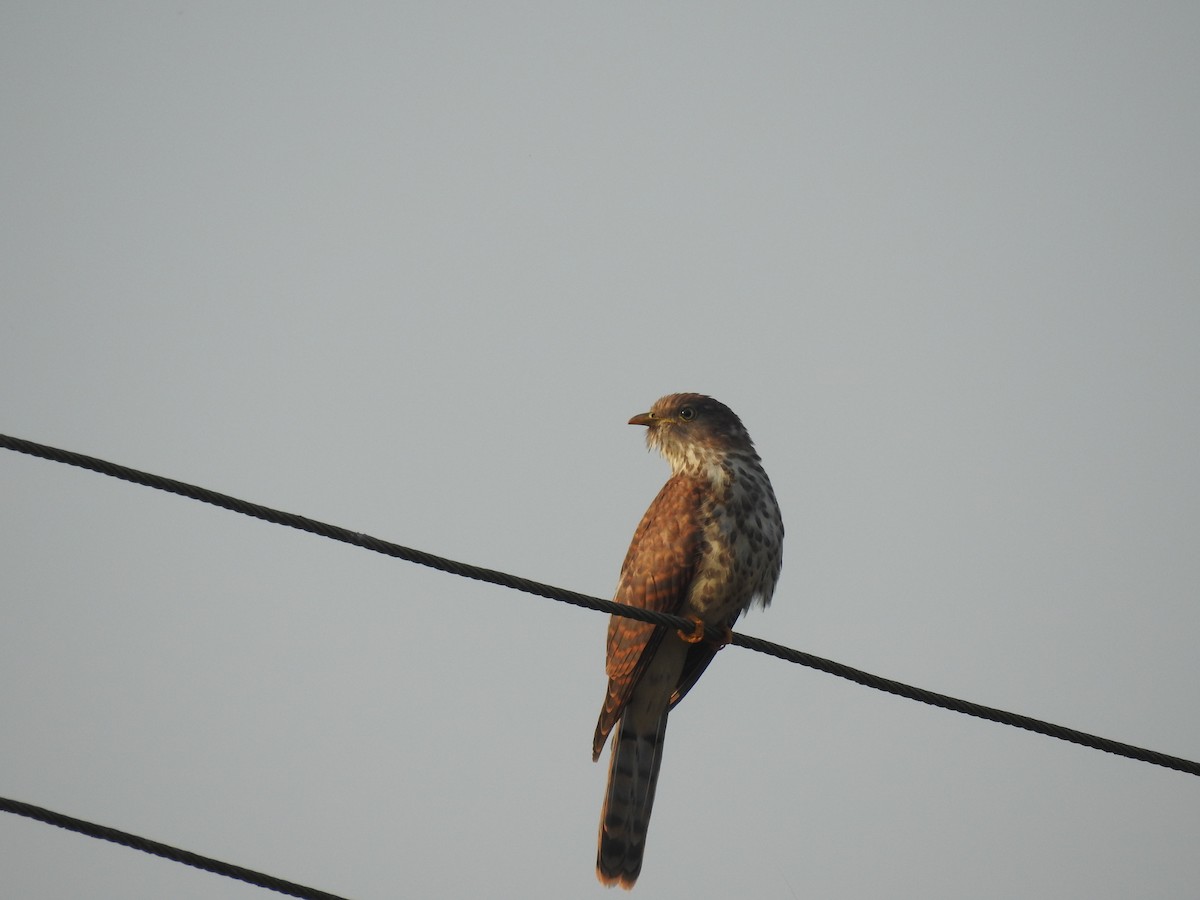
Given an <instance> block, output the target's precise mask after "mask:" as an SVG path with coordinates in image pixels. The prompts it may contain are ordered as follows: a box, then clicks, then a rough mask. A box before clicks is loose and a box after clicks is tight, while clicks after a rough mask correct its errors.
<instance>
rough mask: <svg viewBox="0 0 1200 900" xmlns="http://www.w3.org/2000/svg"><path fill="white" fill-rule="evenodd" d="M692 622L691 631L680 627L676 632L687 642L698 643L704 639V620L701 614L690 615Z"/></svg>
mask: <svg viewBox="0 0 1200 900" xmlns="http://www.w3.org/2000/svg"><path fill="white" fill-rule="evenodd" d="M688 618H689V619H690V620H691V623H692V630H691V631H684V630H683V629H682V628H680V629H679V630H678V631H677V632H676V634H678V635H679V637H680V639H681V640H682V641H683V642H684V643H685V644H698V643H700V642H701V641H702V640H704V620H703V619H701V618H700V617H699V616H688Z"/></svg>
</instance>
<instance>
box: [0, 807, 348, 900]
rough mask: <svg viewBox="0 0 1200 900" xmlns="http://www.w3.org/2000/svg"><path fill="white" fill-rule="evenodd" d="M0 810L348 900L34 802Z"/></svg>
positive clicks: (260, 881)
mask: <svg viewBox="0 0 1200 900" xmlns="http://www.w3.org/2000/svg"><path fill="white" fill-rule="evenodd" d="M0 810H3V811H4V812H10V813H15V814H16V815H18V816H25V817H26V818H28V819H36V820H37V821H39V822H45V823H46V824H47V825H55V826H57V827H59V828H65V829H67V830H68V831H74V832H75V833H76V834H86V835H87V836H88V837H94V838H99V839H100V840H103V841H111V842H112V843H114V844H120V845H121V846H123V847H132V848H133V849H134V850H141V851H142V852H143V853H149V854H150V855H152V856H161V857H162V858H163V859H169V860H171V861H172V862H177V863H183V865H185V866H191V867H192V868H194V869H201V870H203V871H205V872H212V873H213V874H215V875H224V876H225V877H226V878H233V879H235V880H237V881H244V882H246V884H253V885H255V886H257V887H261V888H266V889H267V890H269V891H276V892H278V893H280V894H287V895H288V896H289V897H301V898H303V900H346V898H345V897H340V896H338V895H337V894H330V893H328V892H326V891H319V890H317V889H316V888H311V887H305V886H304V885H302V884H296V883H295V882H293V881H285V880H284V879H282V878H276V877H275V876H274V875H265V874H263V873H262V872H255V871H254V870H253V869H247V868H245V867H243V866H235V865H234V864H233V863H227V862H222V861H221V860H219V859H213V858H211V857H208V856H201V855H200V854H199V853H192V852H191V851H190V850H180V849H179V848H178V847H172V846H170V845H169V844H161V843H159V842H158V841H152V840H150V839H149V838H144V837H139V836H138V835H136V834H130V833H129V832H127V831H118V830H117V829H115V828H109V827H108V826H107V825H97V824H96V823H95V822H86V821H84V820H83V819H76V818H75V817H74V816H67V815H63V814H62V813H59V812H54V810H50V809H43V808H42V807H40V806H34V805H33V804H32V803H22V802H21V801H20V800H9V799H8V798H7V797H0Z"/></svg>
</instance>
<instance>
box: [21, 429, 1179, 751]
mask: <svg viewBox="0 0 1200 900" xmlns="http://www.w3.org/2000/svg"><path fill="white" fill-rule="evenodd" d="M0 447H4V448H6V449H9V450H15V451H17V452H18V453H25V454H28V455H30V456H37V457H40V458H42V459H48V460H52V461H54V462H61V463H66V464H67V465H72V466H78V467H80V468H83V469H89V470H91V471H93V472H99V473H100V474H102V475H109V476H111V477H113V478H119V479H121V480H122V481H129V482H132V483H134V484H141V485H144V486H146V487H152V488H155V489H157V490H161V491H168V492H170V493H172V494H179V495H180V496H183V497H190V498H191V499H193V500H199V501H201V502H203V503H210V504H212V505H214V506H219V507H221V508H223V509H228V510H231V511H232V512H237V513H241V514H242V515H246V516H252V517H254V518H256V519H262V520H264V521H267V522H274V523H275V524H277V525H286V526H288V527H290V528H296V529H299V530H300V531H307V532H309V533H311V534H316V535H320V536H321V537H327V538H330V539H332V540H335V541H342V542H343V543H346V544H353V545H354V546H356V547H362V548H364V549H366V550H372V551H374V552H376V553H382V554H384V555H386V556H393V557H396V558H397V559H403V560H407V561H408V562H413V563H418V564H419V565H423V566H429V567H430V568H433V569H437V570H439V571H442V572H449V573H450V574H452V575H459V576H461V577H463V578H473V579H476V580H477V581H486V582H488V583H490V584H498V585H501V586H503V587H508V588H512V589H513V590H518V591H524V592H525V593H529V594H535V595H537V596H539V597H546V598H549V599H551V600H558V601H561V602H564V603H570V604H573V605H575V606H582V607H586V608H587V609H594V610H598V611H600V612H605V613H611V614H614V615H618V616H626V617H628V618H631V619H639V620H641V621H643V622H651V623H653V624H655V625H663V626H666V627H668V628H683V629H686V630H689V631H690V630H691V629H692V627H693V626H694V623H693V622H691V621H690V620H687V619H683V618H680V617H679V616H672V615H667V614H665V613H659V612H654V611H652V610H648V609H640V608H638V607H634V606H626V605H624V604H621V603H614V602H613V601H611V600H603V599H601V598H599V597H590V596H588V595H587V594H580V593H577V592H576V591H569V590H566V589H564V588H558V587H554V586H553V585H549V584H543V583H542V582H539V581H531V580H529V579H527V578H520V577H518V576H516V575H509V574H507V573H506V572H499V571H497V570H495V569H485V568H481V567H479V566H472V565H469V564H467V563H462V562H457V561H455V560H452V559H446V558H445V557H442V556H435V555H434V554H432V553H426V552H424V551H422V550H414V549H412V548H410V547H402V546H400V545H399V544H393V543H391V542H389V541H384V540H380V539H379V538H375V537H371V536H370V535H366V534H361V533H359V532H356V531H350V530H349V529H346V528H339V527H338V526H336V525H329V524H327V523H325V522H319V521H317V520H315V519H308V518H305V517H304V516H298V515H295V514H294V513H287V512H282V511H280V510H277V509H272V508H270V507H267V506H260V505H259V504H257V503H250V502H248V501H246V500H239V499H238V498H236V497H230V496H228V495H227V494H220V493H217V492H216V491H210V490H208V489H207V488H202V487H197V486H196V485H192V484H187V483H185V482H182V481H176V480H174V479H172V478H164V477H162V476H161V475H153V474H150V473H149V472H142V471H139V470H137V469H131V468H129V467H127V466H122V465H118V464H116V463H111V462H107V461H105V460H102V459H96V458H95V457H91V456H85V455H83V454H82V453H75V452H72V451H70V450H60V449H58V448H56V447H48V446H46V445H44V444H35V443H34V442H32V441H26V440H22V439H20V438H14V437H9V436H7V435H0ZM705 635H706V637H707V638H709V639H710V640H722V639H723V638H725V636H726V635H725V632H723V631H722V630H720V629H715V628H711V627H710V628H708V629H706V631H705ZM732 643H733V644H734V645H736V646H738V647H745V648H746V649H748V650H754V651H756V652H758V653H765V654H767V655H768V656H774V657H776V658H778V659H782V660H785V661H786V662H792V663H798V664H800V665H802V666H808V667H809V668H812V669H818V670H820V671H822V672H826V673H828V674H830V675H836V676H837V677H839V678H845V679H848V680H849V681H853V682H855V683H856V684H861V685H863V686H864V687H869V688H873V689H875V690H877V691H884V692H886V693H889V694H895V695H896V696H899V697H907V698H908V699H910V700H917V701H919V702H921V703H927V704H929V705H931V706H937V707H941V708H942V709H948V710H951V711H953V712H959V713H963V714H964V715H969V716H975V717H977V718H980V719H987V720H988V721H991V722H998V723H1000V724H1001V725H1009V726H1012V727H1014V728H1023V729H1025V730H1026V731H1032V732H1035V733H1037V734H1042V735H1045V736H1047V737H1052V738H1057V739H1058V740H1063V741H1070V742H1071V743H1075V744H1080V745H1082V746H1085V747H1091V748H1093V749H1095V750H1103V751H1104V752H1106V753H1113V754H1116V755H1117V756H1122V757H1125V758H1127V759H1136V760H1140V761H1142V762H1147V763H1151V764H1152V765H1156V766H1163V767H1165V768H1168V769H1174V770H1176V771H1178V772H1186V773H1187V774H1189V775H1200V763H1197V762H1193V761H1192V760H1188V759H1182V758H1180V757H1178V756H1169V755H1168V754H1165V753H1159V752H1157V751H1155V750H1147V749H1145V748H1142V747H1136V746H1134V745H1132V744H1125V743H1121V742H1120V741H1114V740H1110V739H1109V738H1104V737H1100V736H1098V735H1094V734H1088V733H1086V732H1083V731H1076V730H1074V729H1071V728H1064V727H1063V726H1062V725H1055V724H1053V723H1051V722H1044V721H1042V720H1040V719H1034V718H1031V717H1029V716H1023V715H1020V714H1018V713H1012V712H1006V711H1005V710H1001V709H994V708H993V707H990V706H983V705H982V704H979V703H972V702H970V701H968V700H959V699H958V698H955V697H950V696H947V695H946V694H938V693H935V692H933V691H927V690H924V689H923V688H918V687H914V686H913V685H910V684H904V683H903V682H899V681H893V680H892V679H890V678H883V677H882V676H879V675H872V674H871V673H870V672H864V671H862V670H860V669H855V668H852V667H850V666H847V665H843V664H842V663H838V662H834V661H832V660H828V659H823V658H822V657H820V656H814V655H813V654H811V653H805V652H803V651H801V650H794V649H792V648H791V647H784V646H782V645H780V644H774V643H771V642H770V641H764V640H762V639H761V638H755V637H750V636H749V635H745V634H738V633H735V634H733V637H732Z"/></svg>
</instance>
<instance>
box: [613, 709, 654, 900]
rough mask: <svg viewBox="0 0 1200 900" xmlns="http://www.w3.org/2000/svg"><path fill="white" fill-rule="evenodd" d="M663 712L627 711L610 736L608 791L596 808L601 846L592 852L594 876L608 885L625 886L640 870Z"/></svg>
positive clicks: (652, 801)
mask: <svg viewBox="0 0 1200 900" xmlns="http://www.w3.org/2000/svg"><path fill="white" fill-rule="evenodd" d="M667 712H668V711H667V710H663V712H662V713H661V715H659V716H658V718H657V719H649V717H639V716H636V715H635V714H634V711H633V710H626V712H625V715H623V716H622V717H621V722H620V724H619V725H617V731H616V734H614V735H613V749H612V763H611V765H610V766H609V770H608V791H607V793H606V794H605V795H604V808H603V809H602V810H601V811H600V846H599V849H598V850H597V851H596V874H597V875H598V876H599V878H600V880H601V881H602V882H603V883H604V884H606V885H609V886H612V885H614V884H619V885H620V886H621V887H623V888H625V889H626V890H629V889H630V888H631V887H633V883H634V882H635V881H637V877H638V873H639V872H641V870H642V853H643V852H644V851H645V846H646V829H647V828H648V827H649V825H650V810H651V808H652V807H653V806H654V787H655V785H656V784H657V783H658V767H659V764H660V763H661V762H662V745H663V738H664V737H665V736H666V733H667ZM639 719H648V721H647V720H643V721H639Z"/></svg>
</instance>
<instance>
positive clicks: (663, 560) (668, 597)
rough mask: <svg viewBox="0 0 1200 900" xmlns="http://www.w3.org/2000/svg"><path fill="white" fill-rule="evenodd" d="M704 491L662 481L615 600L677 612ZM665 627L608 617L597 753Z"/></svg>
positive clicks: (677, 480) (694, 553)
mask: <svg viewBox="0 0 1200 900" xmlns="http://www.w3.org/2000/svg"><path fill="white" fill-rule="evenodd" d="M703 490H704V484H703V482H701V481H700V480H699V479H696V478H689V477H685V476H680V475H676V476H674V477H673V478H671V479H670V480H669V481H668V482H667V483H666V484H665V485H663V488H662V490H661V491H659V492H658V496H657V497H655V498H654V502H653V503H651V504H650V508H649V509H647V510H646V514H645V515H644V516H642V521H641V523H640V524H639V525H638V527H637V531H635V532H634V534H633V541H632V542H631V543H630V545H629V552H628V553H627V554H626V555H625V562H624V564H623V565H622V566H621V581H620V584H619V585H618V586H617V593H616V596H615V597H614V598H613V599H615V600H616V601H617V602H618V603H627V604H629V605H630V606H640V607H643V608H645V609H653V610H657V611H658V612H664V613H676V612H678V611H679V610H680V609H681V608H682V607H683V604H684V601H685V600H687V595H688V590H689V588H690V587H691V584H692V576H693V575H694V574H695V570H696V560H697V558H698V556H699V551H700V542H701V527H700V503H701V498H702V496H703ZM664 631H665V629H664V628H663V627H662V626H658V625H651V624H650V623H649V622H639V621H637V620H636V619H628V618H625V617H624V616H613V617H612V619H611V620H610V621H609V624H608V662H607V669H608V693H607V694H606V695H605V698H604V708H603V709H602V710H601V711H600V720H599V722H597V724H596V735H595V740H594V741H593V744H592V752H593V755H594V756H595V757H599V755H600V751H601V750H602V749H603V748H604V742H605V740H606V739H607V738H608V734H609V732H610V731H612V728H613V726H614V725H615V724H616V723H617V720H618V719H620V717H621V712H622V710H623V709H624V708H625V704H626V703H627V702H628V701H629V697H630V696H631V695H632V693H633V690H634V688H635V687H636V686H637V683H638V680H639V679H640V678H641V676H642V673H643V672H644V671H645V669H646V666H647V664H648V663H649V662H650V660H651V658H652V657H653V656H654V651H655V650H656V649H657V648H658V645H659V643H660V642H661V641H662V636H663V634H664Z"/></svg>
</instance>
